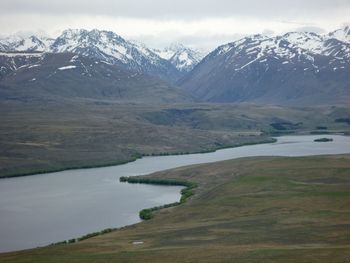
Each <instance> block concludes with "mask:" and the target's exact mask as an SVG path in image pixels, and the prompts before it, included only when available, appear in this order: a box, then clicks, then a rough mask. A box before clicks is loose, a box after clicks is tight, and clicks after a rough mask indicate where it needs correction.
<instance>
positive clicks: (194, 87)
mask: <svg viewBox="0 0 350 263" xmlns="http://www.w3.org/2000/svg"><path fill="white" fill-rule="evenodd" d="M335 32H337V33H333V34H332V33H331V34H327V35H323V36H321V35H317V34H315V33H303V32H291V33H287V34H284V35H282V36H276V37H267V36H263V35H254V36H250V37H245V38H242V39H240V40H238V41H235V42H233V43H229V44H226V45H222V46H220V47H218V48H217V49H216V50H214V51H213V52H211V53H210V54H209V55H208V56H207V57H205V58H204V59H203V60H202V62H200V63H199V64H198V65H197V66H196V67H195V68H194V69H193V71H192V72H190V73H189V74H188V75H187V76H186V77H185V78H184V79H182V80H181V83H180V84H181V86H182V87H183V88H184V89H186V90H188V91H190V92H191V93H192V94H193V95H194V96H195V97H197V98H199V99H202V100H207V101H214V102H236V101H256V102H263V103H286V104H288V103H290V104H293V103H296V102H298V103H304V104H307V103H310V102H312V101H314V102H315V103H331V102H332V101H337V100H338V99H339V98H340V99H341V100H344V101H346V100H347V99H349V98H350V44H349V43H347V42H344V37H343V36H344V35H347V34H348V29H347V28H345V29H342V30H338V31H335ZM339 32H343V33H339ZM335 35H336V36H337V38H334V37H332V36H335ZM338 38H339V39H338ZM340 39H342V40H340ZM340 94H342V96H340Z"/></svg>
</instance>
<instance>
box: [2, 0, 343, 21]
mask: <svg viewBox="0 0 350 263" xmlns="http://www.w3.org/2000/svg"><path fill="white" fill-rule="evenodd" d="M1 2H2V3H1V9H0V12H1V13H3V14H11V13H14V14H18V13H35V14H38V13H39V14H55V15H62V14H91V15H109V16H118V17H121V16H122V17H138V18H166V19H168V18H182V19H186V18H195V19H197V18H202V17H208V16H209V17H225V16H235V15H240V16H244V15H249V16H251V15H254V16H256V17H282V16H283V17H284V16H285V15H286V14H288V15H289V16H293V15H295V14H298V13H305V12H307V13H308V14H309V15H312V14H314V13H318V12H323V11H325V10H327V11H328V12H332V10H339V9H340V8H341V9H344V8H346V9H350V1H348V0H333V1H329V0H308V1H305V0H294V1H280V0H265V1H261V0H245V1H238V0H205V1H203V0H176V1H173V0H171V1H169V0H128V1H126V0H99V1H86V0H74V1H72V0H69V1H68V0H61V1H48V0H25V1H24V0H2V1H1Z"/></svg>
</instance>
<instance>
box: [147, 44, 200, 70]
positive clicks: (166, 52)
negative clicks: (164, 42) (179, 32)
mask: <svg viewBox="0 0 350 263" xmlns="http://www.w3.org/2000/svg"><path fill="white" fill-rule="evenodd" d="M154 52H155V53H156V54H158V55H159V56H160V57H161V58H163V59H166V60H168V61H170V63H171V64H172V65H174V66H175V67H176V68H177V69H178V70H179V71H181V72H189V71H191V70H192V69H193V68H194V67H195V66H196V65H197V64H198V63H199V62H200V61H201V60H202V58H203V57H204V56H205V54H204V52H201V51H199V50H195V49H191V48H188V47H185V46H184V45H182V44H178V43H176V44H172V45H170V46H169V47H167V48H164V49H163V50H159V49H155V50H154Z"/></svg>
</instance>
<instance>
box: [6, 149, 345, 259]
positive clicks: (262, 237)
mask: <svg viewBox="0 0 350 263" xmlns="http://www.w3.org/2000/svg"><path fill="white" fill-rule="evenodd" d="M144 177H146V178H149V179H148V180H170V181H173V182H174V181H181V182H184V181H187V182H192V183H195V184H196V185H197V187H196V188H194V189H193V191H194V195H193V196H191V197H190V198H189V199H188V200H187V201H186V202H185V203H183V204H181V205H179V206H174V207H169V208H165V209H162V210H158V211H156V212H155V214H154V217H153V218H152V219H150V220H147V221H143V222H142V223H139V224H136V225H132V226H128V227H125V228H122V229H120V230H116V231H113V232H110V233H107V234H104V235H100V236H97V237H93V238H90V239H87V240H84V241H81V242H78V243H74V244H62V245H55V246H49V247H44V248H39V249H32V250H26V251H21V252H13V253H5V254H1V255H0V261H1V262H318V263H319V262H327V263H328V262H348V261H349V258H350V156H349V155H339V156H322V157H303V158H301V157H298V158H286V157H261V158H244V159H236V160H229V161H223V162H217V163H212V164H204V165H194V166H189V167H181V168H177V169H173V170H168V171H163V172H159V173H155V174H152V175H150V176H144ZM144 177H143V178H144ZM134 241H142V242H144V243H143V244H139V245H135V244H133V242H134Z"/></svg>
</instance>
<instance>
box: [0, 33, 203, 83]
mask: <svg viewBox="0 0 350 263" xmlns="http://www.w3.org/2000/svg"><path fill="white" fill-rule="evenodd" d="M0 51H2V52H13V51H24V52H29V51H36V52H51V53H65V52H72V53H76V54H79V55H84V56H87V57H90V58H95V59H99V60H103V61H106V62H108V63H111V64H114V65H121V66H125V67H126V68H128V69H130V70H134V71H138V72H144V73H147V74H150V75H153V76H158V77H160V78H162V79H164V80H167V81H169V82H175V81H176V80H178V79H179V78H181V77H183V76H184V74H185V73H187V72H188V71H190V70H191V69H192V68H193V67H194V65H195V64H197V63H198V62H199V61H200V59H201V58H202V57H203V55H201V53H199V52H198V51H196V50H192V49H190V48H187V47H184V46H183V45H171V46H170V47H169V48H168V49H166V52H167V54H171V56H169V57H167V56H163V54H165V53H164V52H160V51H159V50H154V49H150V48H147V47H146V46H145V45H144V44H142V43H137V42H134V41H128V40H125V39H124V38H122V37H121V36H119V35H117V34H115V33H114V32H111V31H105V30H97V29H94V30H91V31H88V30H85V29H67V30H65V31H63V32H62V34H61V35H60V36H58V37H57V38H55V39H51V38H47V37H40V36H30V37H27V38H23V37H19V36H12V37H7V38H5V39H2V40H0Z"/></svg>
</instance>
